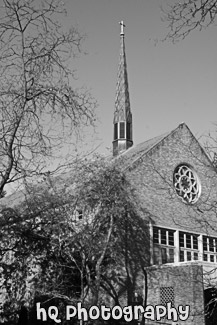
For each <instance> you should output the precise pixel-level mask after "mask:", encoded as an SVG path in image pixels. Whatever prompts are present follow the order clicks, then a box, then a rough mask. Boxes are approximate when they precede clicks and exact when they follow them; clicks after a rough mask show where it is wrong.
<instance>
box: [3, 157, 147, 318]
mask: <svg viewBox="0 0 217 325" xmlns="http://www.w3.org/2000/svg"><path fill="white" fill-rule="evenodd" d="M50 184H52V187H46V186H45V185H43V186H42V187H41V188H35V189H34V188H28V191H29V195H28V198H27V199H26V201H25V202H23V203H22V204H21V205H20V206H19V207H18V208H17V209H16V211H15V210H13V211H11V210H10V211H8V215H9V217H10V218H13V222H11V223H10V225H9V226H8V232H6V229H7V227H6V226H5V227H4V228H2V231H1V234H2V239H3V241H2V244H1V256H2V263H1V264H2V267H3V268H5V270H4V272H3V278H4V285H3V286H2V288H3V287H4V288H5V289H6V291H7V299H8V305H7V306H4V316H8V314H7V310H9V309H10V310H14V311H16V310H17V309H19V308H20V306H21V305H22V304H23V303H25V305H26V306H28V307H30V306H31V305H32V304H33V301H32V300H31V299H30V296H29V294H28V293H29V292H30V291H31V297H32V298H33V297H34V296H38V297H40V296H44V297H48V298H49V299H56V301H57V303H60V304H62V303H67V302H68V303H70V304H76V303H77V302H78V301H81V302H82V303H83V304H84V305H85V306H87V307H88V306H90V304H91V305H98V304H101V303H104V304H108V303H110V304H111V301H113V304H118V305H121V304H122V303H126V302H127V303H129V304H131V303H133V300H134V295H135V292H139V294H141V295H142V294H143V296H144V292H142V290H143V284H141V281H144V278H145V276H146V271H145V268H146V266H147V265H148V264H149V238H148V227H147V220H148V218H147V217H148V216H147V214H146V211H142V210H141V209H140V203H139V201H138V198H137V196H136V194H135V191H134V189H133V186H132V184H131V183H130V181H129V180H128V179H127V177H126V175H125V173H124V172H122V171H120V169H119V168H118V167H117V166H116V163H114V162H108V161H107V160H105V159H104V158H96V159H95V160H94V161H91V162H87V161H84V162H81V163H80V164H79V165H78V166H76V167H75V168H74V170H73V171H72V172H71V174H67V175H65V176H64V182H62V183H61V182H60V179H50ZM6 211H7V209H5V210H4V211H3V214H4V215H5V218H6V214H7V212H6ZM81 211H82V214H81ZM141 216H142V217H141ZM8 220H9V219H8ZM11 236H12V237H13V240H12V237H11ZM12 243H13V245H12ZM11 245H12V246H11ZM5 247H7V250H9V251H11V250H13V254H14V259H11V262H10V263H8V264H7V263H4V255H5V250H4V249H5ZM7 268H10V276H8V277H7V276H6V274H7V273H6V269H7ZM17 279H19V282H17ZM138 280H141V281H140V283H139V287H140V288H138V287H137V283H138ZM33 293H34V294H33ZM109 297H110V298H109ZM15 301H16V303H15ZM144 301H145V297H144ZM15 305H16V306H15Z"/></svg>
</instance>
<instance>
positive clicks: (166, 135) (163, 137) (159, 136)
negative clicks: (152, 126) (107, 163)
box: [125, 123, 185, 165]
mask: <svg viewBox="0 0 217 325" xmlns="http://www.w3.org/2000/svg"><path fill="white" fill-rule="evenodd" d="M183 124H185V123H181V124H179V125H178V126H177V127H176V128H175V129H173V130H171V131H168V132H165V133H163V134H162V135H158V136H156V137H154V138H151V139H148V140H146V141H144V142H143V143H145V142H148V141H150V140H153V139H155V138H160V139H159V141H157V142H156V143H154V144H153V145H152V146H151V147H150V148H148V149H147V151H145V152H143V153H142V154H141V155H140V156H139V157H137V158H136V159H134V160H133V162H132V165H133V164H134V163H135V162H136V161H138V160H139V159H141V157H143V156H145V155H146V154H148V153H149V152H150V151H151V150H152V149H154V148H155V147H156V146H157V145H158V144H159V143H161V142H162V141H163V140H165V139H166V138H167V137H168V136H170V135H171V134H173V133H174V132H175V131H176V130H177V129H178V128H179V127H180V125H183ZM127 151H128V150H127ZM127 151H125V152H127Z"/></svg>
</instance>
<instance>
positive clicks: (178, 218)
mask: <svg viewBox="0 0 217 325" xmlns="http://www.w3.org/2000/svg"><path fill="white" fill-rule="evenodd" d="M120 24H121V33H120V42H121V45H120V59H119V68H118V80H117V88H116V100H115V112H114V121H113V124H114V136H113V156H114V159H120V157H122V158H123V159H124V161H125V166H126V168H127V173H128V175H129V177H131V179H133V185H134V186H135V188H136V189H137V192H138V195H139V197H140V200H141V204H142V205H143V206H144V208H145V209H147V210H148V211H149V213H150V215H151V220H150V223H149V229H150V238H151V243H150V256H151V261H150V265H151V266H150V267H149V268H148V275H149V276H148V297H147V304H148V305H152V306H156V305H162V306H166V305H167V304H168V303H171V306H173V307H175V308H176V309H177V310H179V306H183V308H184V307H185V306H189V308H190V312H189V317H188V319H187V320H182V318H181V317H180V318H178V320H174V319H169V317H168V315H165V317H162V318H161V319H160V320H159V322H158V321H157V322H156V321H152V320H151V319H146V324H179V325H180V324H186V325H190V324H191V325H205V324H206V325H211V324H213V325H214V324H216V323H217V312H216V310H217V308H216V302H215V300H217V289H216V283H217V271H216V269H217V222H216V221H217V168H216V165H215V164H214V163H213V162H212V161H211V160H210V158H209V156H208V155H207V154H206V152H205V150H204V149H203V147H202V146H201V144H200V143H199V142H198V140H197V139H196V138H195V137H194V135H193V134H192V132H191V130H190V129H189V127H188V126H187V125H186V124H185V123H181V124H180V125H178V126H177V127H176V128H175V129H174V130H171V131H169V132H167V133H165V134H162V135H157V136H156V137H155V138H152V139H149V140H146V141H144V142H143V143H140V144H138V145H133V127H132V125H133V123H132V113H131V108H130V99H129V88H128V76H127V64H126V54H125V35H124V24H123V22H121V23H120ZM135 114H136V111H135ZM122 158H121V159H122Z"/></svg>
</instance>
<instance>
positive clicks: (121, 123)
mask: <svg viewBox="0 0 217 325" xmlns="http://www.w3.org/2000/svg"><path fill="white" fill-rule="evenodd" d="M120 138H121V139H124V138H125V123H124V122H120Z"/></svg>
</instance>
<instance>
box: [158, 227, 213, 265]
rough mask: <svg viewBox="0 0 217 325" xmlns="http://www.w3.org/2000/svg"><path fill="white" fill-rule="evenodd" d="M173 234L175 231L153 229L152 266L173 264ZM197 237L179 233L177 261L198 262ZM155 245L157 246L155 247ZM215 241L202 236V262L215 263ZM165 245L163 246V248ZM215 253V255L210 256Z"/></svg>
mask: <svg viewBox="0 0 217 325" xmlns="http://www.w3.org/2000/svg"><path fill="white" fill-rule="evenodd" d="M174 233H175V230H169V229H164V228H158V227H154V228H153V242H154V244H155V245H154V264H165V263H173V262H174V248H172V247H170V246H174ZM198 237H199V235H196V234H190V233H184V232H179V247H180V252H179V261H180V262H184V261H192V260H198V256H199V252H198ZM156 244H157V245H156ZM216 244H217V239H216V238H212V237H208V236H203V260H204V261H208V262H213V263H214V262H215V263H217V250H216V249H217V248H216V247H217V245H216ZM164 245H165V246H164ZM166 246H169V247H166ZM212 253H216V254H212Z"/></svg>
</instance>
